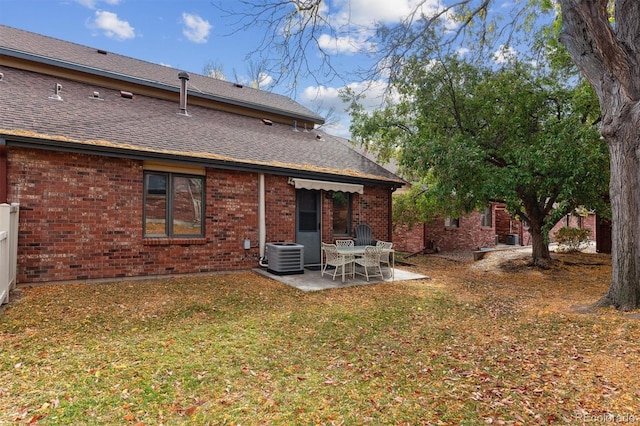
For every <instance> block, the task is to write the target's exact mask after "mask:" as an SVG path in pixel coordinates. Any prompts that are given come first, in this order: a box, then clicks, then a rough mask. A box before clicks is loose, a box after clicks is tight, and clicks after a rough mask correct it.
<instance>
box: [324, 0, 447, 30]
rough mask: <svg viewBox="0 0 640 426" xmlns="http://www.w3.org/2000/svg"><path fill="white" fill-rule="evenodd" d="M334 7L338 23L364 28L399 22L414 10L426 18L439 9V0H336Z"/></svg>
mask: <svg viewBox="0 0 640 426" xmlns="http://www.w3.org/2000/svg"><path fill="white" fill-rule="evenodd" d="M334 5H335V7H336V8H337V9H338V11H337V12H336V13H335V18H337V19H338V22H340V23H341V24H355V25H365V26H370V25H371V24H373V23H376V22H379V23H383V24H391V23H395V22H399V21H400V20H401V19H403V18H404V17H406V16H408V15H409V14H410V13H412V12H413V11H414V10H416V8H418V9H419V11H420V12H423V13H424V14H425V15H427V16H429V15H433V13H434V12H435V11H437V10H440V9H441V4H440V1H439V0H394V1H389V0H338V1H336V2H334Z"/></svg>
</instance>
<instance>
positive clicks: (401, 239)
mask: <svg viewBox="0 0 640 426" xmlns="http://www.w3.org/2000/svg"><path fill="white" fill-rule="evenodd" d="M393 246H394V247H395V249H396V250H398V251H403V252H407V253H416V252H418V251H420V250H422V249H424V248H425V241H424V224H423V223H416V224H415V225H414V226H413V227H412V228H409V227H408V226H406V225H403V226H397V227H396V228H395V229H394V230H393Z"/></svg>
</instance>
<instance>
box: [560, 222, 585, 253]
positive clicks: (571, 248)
mask: <svg viewBox="0 0 640 426" xmlns="http://www.w3.org/2000/svg"><path fill="white" fill-rule="evenodd" d="M590 235H591V231H590V230H588V229H580V228H569V227H566V226H565V227H562V228H560V229H559V230H558V232H556V233H555V234H554V237H555V240H556V242H557V243H558V251H564V252H576V251H582V250H584V249H586V248H587V247H588V246H589V236H590Z"/></svg>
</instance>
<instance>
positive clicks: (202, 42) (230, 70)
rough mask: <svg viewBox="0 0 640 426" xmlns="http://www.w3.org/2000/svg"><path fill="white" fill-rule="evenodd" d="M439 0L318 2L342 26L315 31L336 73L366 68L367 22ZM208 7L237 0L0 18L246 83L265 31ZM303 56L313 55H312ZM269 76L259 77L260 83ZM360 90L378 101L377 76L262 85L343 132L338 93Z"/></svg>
mask: <svg viewBox="0 0 640 426" xmlns="http://www.w3.org/2000/svg"><path fill="white" fill-rule="evenodd" d="M440 1H441V0H426V1H425V0H325V2H324V3H323V10H322V14H323V16H327V17H329V19H330V20H331V22H333V23H335V24H337V26H339V27H341V28H344V29H345V31H344V32H343V33H340V34H336V35H329V34H322V36H321V37H320V39H319V40H320V43H321V45H322V47H323V48H324V49H325V50H326V51H327V52H329V53H330V54H331V56H332V63H333V64H334V65H335V66H337V67H338V71H339V72H340V74H341V75H343V76H348V75H349V72H350V71H352V70H353V69H354V68H355V67H357V66H365V67H366V66H367V65H371V64H370V63H368V62H367V59H366V55H365V54H364V53H366V52H367V50H368V49H369V47H370V46H368V44H367V41H366V40H367V37H368V36H370V35H371V34H372V33H371V30H372V28H373V25H372V23H373V22H382V23H386V24H393V23H397V22H398V21H399V20H400V19H401V18H402V17H404V16H406V15H407V14H408V13H409V12H410V11H411V10H413V8H415V7H416V5H417V4H419V3H420V2H422V3H423V6H422V7H423V8H424V9H423V10H427V11H433V10H436V9H438V8H439V7H441V6H440ZM215 4H222V5H225V7H226V6H227V5H238V4H241V2H240V0H0V23H2V24H4V25H8V26H12V27H15V28H19V29H23V30H28V31H32V32H36V33H39V34H43V35H47V36H51V37H54V38H59V39H62V40H65V41H70V42H74V43H79V44H83V45H87V46H91V47H95V48H100V49H104V50H107V51H110V52H114V53H118V54H121V55H125V56H130V57H134V58H137V59H142V60H145V61H149V62H154V63H158V64H164V65H168V66H171V67H174V68H177V69H180V70H185V71H188V72H192V73H200V74H204V72H205V66H206V65H207V64H211V63H213V64H216V65H218V66H221V67H222V71H223V73H224V77H225V78H226V79H227V80H232V81H239V82H241V83H243V84H250V77H249V75H250V73H249V70H248V69H249V66H248V62H247V58H246V55H247V54H248V53H249V52H251V51H252V50H253V49H255V48H256V47H257V45H258V41H259V40H260V39H262V37H263V36H264V31H265V29H264V28H260V27H256V26H250V27H249V28H243V29H242V30H241V31H236V32H233V31H232V30H233V29H234V28H235V29H237V28H238V27H237V25H236V26H235V27H234V26H233V19H231V18H229V17H225V16H224V14H223V13H222V12H221V11H220V10H219V9H218V8H216V6H215ZM306 56H308V58H309V60H311V61H315V60H317V57H316V56H315V55H314V53H313V52H310V53H309V54H308V55H306ZM273 77H274V76H271V75H268V74H265V75H263V76H262V78H263V81H262V83H263V86H265V87H269V83H270V82H271V81H272V80H273ZM345 86H349V87H351V88H353V89H354V90H356V91H359V89H360V88H362V87H365V86H366V87H368V89H367V105H365V107H368V108H374V107H375V106H377V105H379V104H380V99H381V94H382V93H383V91H384V89H385V83H384V81H359V80H356V79H352V80H350V79H349V77H346V78H345V81H340V82H335V81H334V82H330V83H325V84H322V83H320V82H318V81H316V80H314V79H307V80H304V79H302V80H301V81H299V83H298V86H297V89H296V92H295V94H291V93H290V92H288V91H287V88H286V87H284V86H281V87H279V86H271V87H269V90H273V91H274V92H277V93H282V94H286V95H289V96H292V97H294V98H295V99H296V100H297V101H298V102H300V103H301V104H303V105H305V106H306V107H308V108H310V109H311V110H313V111H315V112H318V113H319V114H321V115H325V114H326V111H327V110H328V109H329V108H334V109H335V112H336V114H335V118H336V119H337V121H336V122H335V123H334V124H332V125H329V126H325V127H324V128H323V130H325V131H327V132H328V133H331V134H334V135H338V136H343V137H349V129H348V127H349V117H348V116H347V115H346V114H345V113H344V104H343V103H342V101H341V100H340V98H339V90H340V89H341V88H343V87H345Z"/></svg>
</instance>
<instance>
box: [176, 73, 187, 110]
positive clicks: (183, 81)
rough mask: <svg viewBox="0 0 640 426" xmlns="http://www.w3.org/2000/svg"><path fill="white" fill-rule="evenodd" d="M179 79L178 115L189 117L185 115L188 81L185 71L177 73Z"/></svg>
mask: <svg viewBox="0 0 640 426" xmlns="http://www.w3.org/2000/svg"><path fill="white" fill-rule="evenodd" d="M178 78H179V79H180V114H182V115H189V114H188V113H187V81H189V74H187V73H186V72H185V71H181V72H180V73H178Z"/></svg>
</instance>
